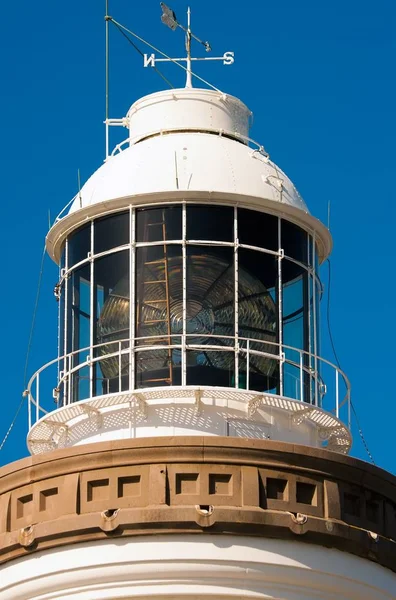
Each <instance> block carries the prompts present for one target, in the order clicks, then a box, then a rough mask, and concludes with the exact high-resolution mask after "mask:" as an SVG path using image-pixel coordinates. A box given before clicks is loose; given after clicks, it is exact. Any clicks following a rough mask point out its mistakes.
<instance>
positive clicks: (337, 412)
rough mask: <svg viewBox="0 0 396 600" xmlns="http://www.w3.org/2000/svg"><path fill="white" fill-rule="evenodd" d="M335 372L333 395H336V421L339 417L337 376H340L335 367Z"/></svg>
mask: <svg viewBox="0 0 396 600" xmlns="http://www.w3.org/2000/svg"><path fill="white" fill-rule="evenodd" d="M335 372H336V380H335V388H336V390H335V393H336V417H337V419H338V417H339V416H340V399H339V389H338V386H339V375H340V374H339V372H338V369H337V367H336V371H335Z"/></svg>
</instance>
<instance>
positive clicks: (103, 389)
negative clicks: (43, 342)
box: [94, 250, 130, 394]
mask: <svg viewBox="0 0 396 600" xmlns="http://www.w3.org/2000/svg"><path fill="white" fill-rule="evenodd" d="M94 273H95V286H94V288H95V289H94V293H95V296H94V299H95V327H94V343H95V344H100V346H99V347H98V348H97V350H96V353H95V356H96V357H103V356H105V355H108V354H114V356H110V357H109V358H106V359H104V360H101V361H100V364H99V365H98V366H97V367H96V373H95V381H96V384H97V391H96V393H98V394H101V393H112V392H118V391H120V389H121V390H122V389H128V385H129V352H125V353H124V352H123V350H126V349H128V348H129V300H130V299H129V251H128V250H123V251H122V252H115V253H114V254H109V255H107V256H104V257H102V258H99V259H97V260H95V266H94Z"/></svg>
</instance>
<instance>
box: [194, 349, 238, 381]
mask: <svg viewBox="0 0 396 600" xmlns="http://www.w3.org/2000/svg"><path fill="white" fill-rule="evenodd" d="M186 361H187V385H213V386H221V387H235V353H234V352H233V351H232V350H231V351H230V350H225V351H221V350H217V351H216V350H209V349H206V348H204V347H203V348H202V349H200V350H187V357H186Z"/></svg>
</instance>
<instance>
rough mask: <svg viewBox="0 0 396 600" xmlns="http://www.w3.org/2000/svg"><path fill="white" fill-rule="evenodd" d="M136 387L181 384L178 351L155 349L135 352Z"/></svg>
mask: <svg viewBox="0 0 396 600" xmlns="http://www.w3.org/2000/svg"><path fill="white" fill-rule="evenodd" d="M135 372H136V387H138V388H144V387H162V386H166V385H180V384H181V360H180V351H177V350H172V349H164V350H162V349H156V350H145V351H142V350H141V351H139V352H136V360H135Z"/></svg>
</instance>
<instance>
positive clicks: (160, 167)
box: [70, 132, 308, 213]
mask: <svg viewBox="0 0 396 600" xmlns="http://www.w3.org/2000/svg"><path fill="white" fill-rule="evenodd" d="M187 190H188V191H189V192H193V191H208V192H221V193H230V194H231V193H232V194H240V195H244V196H255V197H256V198H263V199H267V200H273V201H274V202H277V203H279V202H281V203H284V204H288V205H290V206H293V207H295V208H299V209H300V210H302V211H304V212H306V213H307V212H308V209H307V206H306V205H305V203H304V201H303V200H302V198H301V197H300V195H299V194H298V192H297V190H296V188H295V187H294V185H293V184H292V182H291V181H290V179H289V178H288V177H287V176H286V175H285V174H284V173H283V172H282V171H281V170H280V169H279V168H278V167H277V166H276V165H275V164H274V163H273V162H272V161H270V160H269V159H268V158H266V157H265V156H263V155H262V154H260V153H259V152H258V151H257V150H256V151H255V150H253V149H252V148H250V147H248V146H246V145H244V144H242V143H240V142H237V141H234V140H231V139H228V138H225V137H222V136H220V135H216V134H210V133H190V132H189V133H172V134H168V135H158V136H156V137H152V138H149V139H146V140H144V141H142V142H140V143H138V144H135V145H133V146H130V147H129V148H127V149H126V150H124V151H123V152H121V153H120V154H117V155H116V156H113V157H111V158H110V159H109V160H108V161H107V162H106V163H105V164H104V165H103V166H102V167H100V168H99V169H98V170H97V171H96V172H95V173H94V174H93V175H92V177H90V179H89V180H88V181H87V183H86V184H85V185H84V186H83V188H82V189H81V193H80V194H79V195H78V196H77V197H76V199H75V200H74V202H73V204H72V206H71V208H70V213H71V212H74V211H76V210H79V209H81V208H86V207H88V206H92V205H94V204H99V203H101V202H105V201H109V200H113V199H118V198H125V197H130V196H137V195H139V196H140V195H142V194H152V193H155V192H170V193H171V192H175V191H187ZM274 208H275V207H274Z"/></svg>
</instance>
